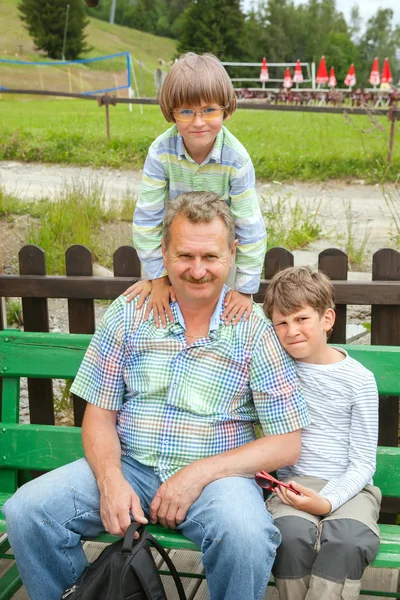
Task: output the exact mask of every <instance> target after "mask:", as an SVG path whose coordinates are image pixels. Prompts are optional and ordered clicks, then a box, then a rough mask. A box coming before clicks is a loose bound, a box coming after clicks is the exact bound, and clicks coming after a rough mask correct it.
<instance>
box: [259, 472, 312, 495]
mask: <svg viewBox="0 0 400 600" xmlns="http://www.w3.org/2000/svg"><path fill="white" fill-rule="evenodd" d="M255 480H256V483H257V484H258V485H259V486H260V487H262V488H263V489H264V490H267V492H269V493H272V492H274V491H275V490H276V488H277V487H279V486H282V487H285V488H286V489H287V490H290V491H291V492H293V493H294V494H296V496H301V494H300V492H298V491H297V490H295V489H294V487H293V486H291V485H290V483H283V481H279V480H278V479H275V477H272V475H270V474H269V473H266V472H265V471H258V473H256V474H255Z"/></svg>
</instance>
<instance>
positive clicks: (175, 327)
mask: <svg viewBox="0 0 400 600" xmlns="http://www.w3.org/2000/svg"><path fill="white" fill-rule="evenodd" d="M228 292H229V288H228V287H227V286H226V285H224V287H223V288H222V291H221V294H220V297H219V298H218V302H217V305H216V307H215V309H214V312H213V314H212V316H211V319H210V328H209V331H208V333H209V334H210V333H212V332H215V331H217V330H218V328H219V326H220V325H221V324H223V323H224V322H223V320H222V319H221V315H222V313H223V311H224V308H225V307H224V300H225V296H226V294H227V293H228ZM171 310H172V314H173V316H174V323H170V324H169V327H168V329H169V330H170V331H172V332H173V333H176V334H183V335H184V334H185V331H186V324H185V319H184V318H183V314H182V311H181V309H180V306H179V304H178V303H177V302H173V303H172V304H171ZM201 339H204V338H200V340H201Z"/></svg>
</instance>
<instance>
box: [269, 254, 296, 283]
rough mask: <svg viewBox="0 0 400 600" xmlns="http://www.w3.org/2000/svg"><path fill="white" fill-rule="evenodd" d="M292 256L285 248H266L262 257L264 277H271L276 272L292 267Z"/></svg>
mask: <svg viewBox="0 0 400 600" xmlns="http://www.w3.org/2000/svg"><path fill="white" fill-rule="evenodd" d="M293 264H294V256H293V254H292V253H291V252H289V250H286V248H280V247H277V248H270V249H269V250H267V252H266V254H265V259H264V271H265V279H271V278H272V277H273V276H274V275H275V274H276V273H278V272H279V271H282V270H283V269H286V267H293Z"/></svg>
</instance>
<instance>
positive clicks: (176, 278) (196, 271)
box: [163, 215, 237, 304]
mask: <svg viewBox="0 0 400 600" xmlns="http://www.w3.org/2000/svg"><path fill="white" fill-rule="evenodd" d="M236 245H237V241H235V243H234V245H233V248H232V249H230V248H229V245H228V239H227V230H226V227H225V224H224V222H223V221H222V219H220V218H217V219H215V221H213V222H212V223H191V222H190V221H189V220H188V219H186V217H184V216H183V215H178V216H177V217H176V218H175V219H174V220H173V222H172V225H171V229H170V235H169V244H168V247H165V244H164V242H163V259H164V266H165V267H166V269H167V271H168V276H169V278H170V281H171V284H172V286H173V288H174V291H175V293H176V295H177V298H178V301H180V302H182V301H183V302H185V301H190V302H193V301H194V302H198V301H200V300H201V301H202V303H204V302H207V301H210V304H212V303H213V302H215V301H216V300H217V299H218V298H219V295H220V293H221V290H222V287H223V285H224V283H225V281H226V278H227V276H228V273H229V269H230V268H231V266H232V264H233V260H234V256H235V250H236Z"/></svg>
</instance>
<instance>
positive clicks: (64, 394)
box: [53, 379, 74, 425]
mask: <svg viewBox="0 0 400 600" xmlns="http://www.w3.org/2000/svg"><path fill="white" fill-rule="evenodd" d="M72 382H73V379H65V380H62V381H61V380H60V386H59V388H60V389H59V391H60V392H61V395H60V397H59V398H57V397H56V396H54V398H53V402H54V412H55V415H56V417H60V416H61V415H65V413H67V414H69V413H70V412H71V411H72V408H73V403H72V394H71V392H70V389H71V385H72ZM71 421H72V422H71V423H70V424H71V425H73V421H74V419H73V414H72V415H71Z"/></svg>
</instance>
